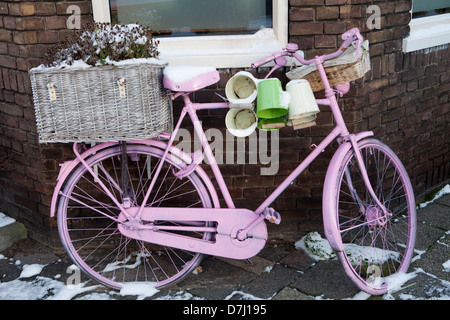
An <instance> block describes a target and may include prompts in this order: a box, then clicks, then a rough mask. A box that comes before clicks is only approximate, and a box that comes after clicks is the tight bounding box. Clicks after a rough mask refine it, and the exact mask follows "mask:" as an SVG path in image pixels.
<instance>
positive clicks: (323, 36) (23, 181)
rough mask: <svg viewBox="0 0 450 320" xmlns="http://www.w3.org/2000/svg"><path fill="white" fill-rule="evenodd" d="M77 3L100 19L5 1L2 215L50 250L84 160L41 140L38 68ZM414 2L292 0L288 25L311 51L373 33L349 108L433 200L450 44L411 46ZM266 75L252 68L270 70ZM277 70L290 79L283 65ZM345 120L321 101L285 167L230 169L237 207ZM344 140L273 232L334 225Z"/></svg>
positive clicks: (218, 118)
mask: <svg viewBox="0 0 450 320" xmlns="http://www.w3.org/2000/svg"><path fill="white" fill-rule="evenodd" d="M70 4H77V5H79V6H80V8H81V9H82V15H83V21H85V20H86V19H89V18H90V17H91V6H90V1H87V0H86V1H76V2H74V1H71V2H66V1H1V0H0V156H2V155H3V154H13V155H14V157H13V160H14V168H13V170H9V171H1V172H0V183H1V188H0V211H3V212H5V213H7V214H9V215H11V216H13V217H14V218H17V219H19V220H21V221H22V222H24V223H25V224H26V226H27V227H28V231H29V234H30V236H31V237H32V238H34V239H37V240H39V241H41V242H44V243H47V244H49V245H50V246H58V245H59V239H58V237H57V235H56V232H55V224H56V222H55V220H54V219H50V218H49V204H50V199H51V194H52V189H53V186H54V181H55V178H56V176H57V171H58V168H59V163H61V162H62V161H63V160H64V159H67V158H70V157H73V156H72V154H71V150H70V146H64V145H54V144H52V145H39V144H38V143H37V136H36V127H35V123H34V121H35V118H34V110H33V104H32V99H31V89H30V81H29V77H28V74H27V71H28V70H29V69H30V68H32V67H34V66H37V65H39V64H40V62H41V61H42V58H43V57H44V54H45V52H46V51H47V49H48V48H51V47H52V46H53V45H54V44H55V43H57V42H58V41H60V40H63V39H64V38H65V36H66V35H67V33H68V32H70V31H69V30H67V29H66V20H67V17H68V14H67V13H66V8H67V6H68V5H70ZM372 4H376V5H378V6H379V7H380V9H381V29H379V30H378V29H374V30H369V29H368V27H367V25H366V21H367V18H368V17H369V15H370V13H369V14H368V13H367V12H366V10H367V7H368V6H369V5H372ZM410 8H411V0H406V1H373V0H371V1H369V0H290V8H289V22H288V23H289V33H290V41H291V42H296V43H298V44H299V47H300V49H302V50H304V51H305V53H306V56H307V58H311V57H313V56H314V55H316V54H322V53H325V52H331V51H334V50H336V48H337V47H338V46H339V45H340V43H341V39H340V37H339V36H340V34H342V33H343V32H345V31H346V30H348V29H350V28H353V27H359V28H360V29H361V30H362V32H363V35H364V37H365V38H368V39H369V40H370V43H371V45H370V54H371V63H372V71H371V72H369V73H368V74H367V75H366V76H365V77H364V79H360V80H358V81H356V83H355V84H354V85H353V86H352V89H351V91H350V92H349V93H348V94H347V95H346V96H345V97H344V98H343V99H340V102H341V105H342V110H343V114H344V117H345V119H346V121H347V122H348V126H349V129H350V130H351V131H355V130H358V131H360V130H373V131H374V132H375V136H376V138H378V139H380V140H382V141H384V142H386V143H387V144H388V145H389V146H391V147H392V148H393V149H394V151H395V152H397V153H398V154H399V156H400V158H401V159H402V161H403V162H404V164H405V166H406V168H407V170H408V172H409V174H410V176H411V180H412V183H413V185H414V188H415V191H416V194H417V197H418V198H419V199H423V196H424V195H425V194H426V193H427V192H429V191H431V190H433V189H436V188H437V187H439V186H442V184H443V183H445V182H446V181H448V179H449V178H450V173H449V171H450V152H449V150H448V141H450V130H449V118H450V111H449V105H450V103H449V92H450V79H449V78H450V75H449V71H448V70H449V69H450V47H449V46H442V47H438V48H432V49H429V50H422V51H419V52H412V53H408V54H404V53H403V52H402V39H403V38H404V37H405V36H406V35H407V34H408V32H409V27H408V23H409V19H410V15H409V11H410ZM238 71H239V70H237V69H225V70H221V75H222V76H221V81H220V82H219V83H218V84H217V85H215V86H212V87H209V88H207V89H205V90H202V91H201V92H197V93H195V94H194V100H195V101H197V102H203V101H220V97H218V96H217V95H216V93H219V94H221V95H224V87H225V84H226V82H227V80H228V79H229V78H230V77H231V76H232V75H233V74H235V73H236V72H238ZM265 71H267V70H265V69H261V70H258V71H252V72H254V73H255V75H256V76H262V75H263V74H264V72H265ZM277 76H280V78H281V79H282V80H283V82H286V79H285V77H284V75H283V73H282V72H279V73H277ZM322 95H323V93H319V94H318V97H320V96H322ZM177 112H179V108H175V113H177ZM199 116H200V118H201V120H202V121H203V124H204V126H205V129H207V128H219V129H221V131H222V132H223V134H224V135H225V130H224V117H225V111H224V110H210V111H202V112H201V113H200V114H199ZM333 125H334V124H333V118H332V115H331V112H330V111H329V110H327V108H326V107H321V113H320V114H319V115H318V119H317V126H315V127H312V128H308V129H304V130H299V131H293V130H292V129H291V128H284V129H282V130H280V132H279V151H280V152H279V159H280V166H279V171H278V173H277V174H276V175H271V176H261V175H260V174H259V173H260V168H261V167H262V165H259V164H256V165H255V164H249V163H248V160H247V161H246V162H245V164H232V165H228V164H227V165H221V169H222V172H223V174H224V176H225V180H226V182H227V184H228V186H229V188H230V190H231V193H232V196H233V198H234V199H235V203H236V205H237V206H243V207H246V208H249V209H255V208H256V207H257V206H258V205H259V204H260V203H261V202H262V200H263V199H264V198H265V197H266V196H267V195H269V194H270V193H271V192H272V191H273V190H274V188H275V186H276V185H278V183H279V182H280V181H281V180H282V179H284V178H285V176H286V175H287V174H288V173H289V172H290V171H291V170H292V169H293V168H295V167H296V165H297V164H298V162H299V161H301V160H302V159H304V158H305V157H306V155H307V154H308V153H309V152H310V150H311V145H312V144H318V143H319V142H320V141H321V139H322V138H323V137H325V136H326V134H327V133H328V132H329V131H330V130H331V129H332V128H333ZM246 141H247V150H248V143H249V142H248V139H246ZM235 142H236V143H237V139H236V141H235ZM334 148H335V146H333V147H331V148H328V149H327V150H326V151H325V152H324V153H323V154H322V155H321V156H320V157H319V158H318V159H317V161H316V162H314V163H313V164H312V165H311V166H310V167H309V168H307V169H306V170H305V172H304V173H303V174H302V175H301V176H300V178H298V179H296V180H295V181H294V183H293V185H291V186H290V187H289V188H288V189H287V190H286V191H285V193H283V194H282V195H281V196H280V198H279V199H277V200H276V202H275V203H274V204H273V207H274V208H276V209H277V211H279V212H280V213H281V214H282V220H283V221H282V224H281V226H278V227H276V228H272V226H269V231H270V233H271V237H272V238H285V239H295V238H298V236H299V232H306V231H311V230H318V231H321V230H322V226H321V221H322V220H321V214H322V211H321V201H322V185H323V179H324V175H325V172H326V169H327V165H328V162H329V160H330V158H331V156H332V154H333V151H334V150H335V149H334ZM235 150H236V149H235ZM269 150H270V148H269Z"/></svg>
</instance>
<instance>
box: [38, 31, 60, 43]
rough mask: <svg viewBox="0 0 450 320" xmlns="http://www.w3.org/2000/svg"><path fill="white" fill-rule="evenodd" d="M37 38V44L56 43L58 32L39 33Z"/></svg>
mask: <svg viewBox="0 0 450 320" xmlns="http://www.w3.org/2000/svg"><path fill="white" fill-rule="evenodd" d="M37 36H38V42H39V43H56V42H58V41H59V35H58V31H55V30H44V31H39V32H38V34H37Z"/></svg>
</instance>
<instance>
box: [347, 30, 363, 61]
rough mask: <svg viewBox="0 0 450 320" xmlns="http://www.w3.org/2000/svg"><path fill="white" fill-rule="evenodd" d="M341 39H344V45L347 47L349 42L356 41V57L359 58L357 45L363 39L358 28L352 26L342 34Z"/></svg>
mask: <svg viewBox="0 0 450 320" xmlns="http://www.w3.org/2000/svg"><path fill="white" fill-rule="evenodd" d="M341 37H342V40H344V46H345V47H346V48H347V47H348V45H349V44H350V43H352V42H353V41H356V58H359V46H360V45H361V43H362V42H363V41H364V38H363V37H362V35H361V33H360V32H359V29H358V28H353V29H350V30H348V31H347V32H344V33H343V34H342V36H341Z"/></svg>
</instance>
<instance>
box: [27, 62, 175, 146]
mask: <svg viewBox="0 0 450 320" xmlns="http://www.w3.org/2000/svg"><path fill="white" fill-rule="evenodd" d="M165 66H166V64H159V63H138V64H124V65H119V66H103V67H96V68H87V69H70V68H68V69H56V70H55V69H39V68H37V69H32V70H30V78H31V85H32V90H33V98H34V105H35V112H36V123H37V129H38V134H39V142H40V143H48V142H106V141H126V140H139V139H148V138H151V137H154V136H156V135H157V134H159V133H160V132H162V131H168V132H170V131H171V130H172V110H171V105H170V99H169V97H168V95H167V92H166V90H165V89H164V87H163V84H162V76H163V69H164V67H165Z"/></svg>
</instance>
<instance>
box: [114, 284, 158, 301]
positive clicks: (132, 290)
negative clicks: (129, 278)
mask: <svg viewBox="0 0 450 320" xmlns="http://www.w3.org/2000/svg"><path fill="white" fill-rule="evenodd" d="M155 284H156V283H155V282H148V283H139V282H128V283H125V284H124V285H123V287H122V289H120V294H121V295H122V296H127V295H133V296H138V298H137V300H143V299H144V298H147V297H151V296H153V295H155V294H156V293H158V292H159V290H158V289H156V288H155Z"/></svg>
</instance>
